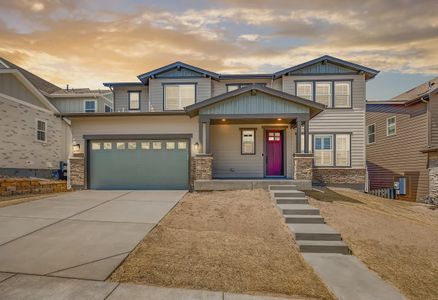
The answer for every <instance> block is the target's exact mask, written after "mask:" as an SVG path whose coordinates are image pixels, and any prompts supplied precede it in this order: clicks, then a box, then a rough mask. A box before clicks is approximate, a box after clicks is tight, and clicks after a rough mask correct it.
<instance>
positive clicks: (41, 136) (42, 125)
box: [36, 120, 47, 142]
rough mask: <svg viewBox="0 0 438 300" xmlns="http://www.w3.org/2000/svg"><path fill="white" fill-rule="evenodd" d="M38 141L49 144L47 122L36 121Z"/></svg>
mask: <svg viewBox="0 0 438 300" xmlns="http://www.w3.org/2000/svg"><path fill="white" fill-rule="evenodd" d="M36 140H37V141H39V142H47V121H43V120H36Z"/></svg>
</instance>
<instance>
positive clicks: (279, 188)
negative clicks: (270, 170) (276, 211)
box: [269, 184, 297, 191]
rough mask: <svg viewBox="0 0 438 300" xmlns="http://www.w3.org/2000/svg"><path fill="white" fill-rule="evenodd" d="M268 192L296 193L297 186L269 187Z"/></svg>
mask: <svg viewBox="0 0 438 300" xmlns="http://www.w3.org/2000/svg"><path fill="white" fill-rule="evenodd" d="M269 190H270V191H296V190H297V186H296V185H294V184H288V185H270V186H269Z"/></svg>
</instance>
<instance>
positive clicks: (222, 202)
mask: <svg viewBox="0 0 438 300" xmlns="http://www.w3.org/2000/svg"><path fill="white" fill-rule="evenodd" d="M110 280H111V281H117V282H132V283H143V284H152V285H159V286H166V287H183V288H194V289H208V290H216V291H226V292H237V293H254V294H264V295H277V296H289V297H299V298H301V299H302V298H307V299H334V298H333V296H332V295H331V294H330V292H329V291H328V290H327V288H326V287H325V286H324V284H323V283H322V282H321V281H320V279H319V278H318V277H317V276H316V275H315V273H313V271H312V269H311V268H310V267H309V266H308V265H307V264H306V263H305V262H304V260H303V258H302V257H301V255H300V254H299V253H298V251H297V246H296V244H295V242H294V240H293V239H292V237H291V235H290V233H289V231H288V228H287V227H286V225H285V224H284V222H283V220H282V218H281V216H280V214H279V212H278V211H277V209H276V208H275V206H274V204H273V202H272V201H271V200H270V199H269V195H268V193H267V192H266V191H264V190H254V191H230V192H204V193H192V194H187V195H186V196H185V197H184V199H183V200H182V201H181V202H180V203H179V205H178V206H177V207H176V208H175V209H174V210H173V211H172V212H171V213H170V214H169V215H167V216H166V217H165V218H164V219H163V220H162V221H161V222H160V224H159V225H158V226H157V227H156V228H155V229H154V230H153V231H152V232H151V233H150V234H149V235H148V236H147V237H146V238H145V239H144V240H143V241H142V242H141V243H140V245H139V246H138V247H137V248H136V249H135V250H134V252H133V253H131V255H130V256H129V257H128V259H127V260H126V261H125V262H124V264H123V265H122V266H121V267H119V268H118V269H117V270H116V271H115V272H114V273H113V275H112V276H111V278H110Z"/></svg>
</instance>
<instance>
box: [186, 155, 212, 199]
mask: <svg viewBox="0 0 438 300" xmlns="http://www.w3.org/2000/svg"><path fill="white" fill-rule="evenodd" d="M212 178H213V156H212V155H210V154H198V155H196V156H193V157H192V160H191V170H190V189H191V190H193V187H194V182H195V180H211V179H212Z"/></svg>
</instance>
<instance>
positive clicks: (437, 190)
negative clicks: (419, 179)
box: [429, 152, 438, 197]
mask: <svg viewBox="0 0 438 300" xmlns="http://www.w3.org/2000/svg"><path fill="white" fill-rule="evenodd" d="M429 195H430V196H432V197H438V152H430V153H429Z"/></svg>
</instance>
